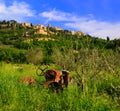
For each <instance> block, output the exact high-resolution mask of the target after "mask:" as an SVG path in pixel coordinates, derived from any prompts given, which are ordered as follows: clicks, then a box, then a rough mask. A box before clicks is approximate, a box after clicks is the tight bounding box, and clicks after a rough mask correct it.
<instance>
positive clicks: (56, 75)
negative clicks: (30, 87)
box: [36, 66, 69, 91]
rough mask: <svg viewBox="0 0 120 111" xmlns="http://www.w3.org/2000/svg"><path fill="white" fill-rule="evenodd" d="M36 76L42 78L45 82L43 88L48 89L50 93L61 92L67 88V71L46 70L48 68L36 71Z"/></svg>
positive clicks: (39, 68)
mask: <svg viewBox="0 0 120 111" xmlns="http://www.w3.org/2000/svg"><path fill="white" fill-rule="evenodd" d="M36 74H37V75H38V76H44V77H45V82H44V83H43V84H42V85H43V86H44V87H48V88H49V89H50V90H52V91H63V90H64V88H67V86H68V82H69V71H67V70H62V71H60V70H53V69H50V70H48V66H45V67H44V68H41V66H39V67H38V69H37V70H36Z"/></svg>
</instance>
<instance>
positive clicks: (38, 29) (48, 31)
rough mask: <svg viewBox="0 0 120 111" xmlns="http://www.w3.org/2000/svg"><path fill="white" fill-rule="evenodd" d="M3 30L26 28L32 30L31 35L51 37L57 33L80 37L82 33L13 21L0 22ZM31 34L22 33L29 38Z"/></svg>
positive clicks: (27, 32) (0, 27)
mask: <svg viewBox="0 0 120 111" xmlns="http://www.w3.org/2000/svg"><path fill="white" fill-rule="evenodd" d="M5 28H12V29H16V28H26V29H33V31H34V32H33V34H43V35H52V34H57V33H58V32H65V33H66V34H71V35H79V36H82V35H84V33H83V32H82V31H77V32H75V31H73V30H64V29H63V28H61V27H58V26H55V27H52V26H51V25H50V24H48V25H47V26H44V25H42V24H34V25H33V24H32V23H29V22H22V23H18V22H17V21H15V20H10V21H5V20H3V21H0V29H5ZM30 33H31V32H29V30H28V31H27V30H26V31H25V32H24V33H23V36H29V35H30Z"/></svg>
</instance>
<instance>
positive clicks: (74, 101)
mask: <svg viewBox="0 0 120 111" xmlns="http://www.w3.org/2000/svg"><path fill="white" fill-rule="evenodd" d="M1 24H2V25H1ZM3 24H4V25H3ZM49 30H51V31H53V32H55V33H54V34H49V35H36V34H34V31H35V30H34V29H33V28H32V27H31V28H30V27H22V26H21V24H20V23H17V22H16V21H14V20H12V21H1V22H0V61H1V62H0V110H1V111H24V110H25V111H30V110H35V111H119V110H120V82H119V81H120V59H119V58H120V39H117V40H110V39H109V37H107V40H104V39H100V38H96V37H91V36H90V35H82V36H79V35H72V34H70V32H69V31H68V30H62V31H56V30H54V28H52V27H50V28H49ZM26 31H27V32H28V33H29V34H28V35H25V33H26ZM41 38H42V39H41ZM43 38H46V39H47V40H46V39H43ZM31 63H32V64H31ZM40 64H48V65H49V66H50V67H49V68H50V69H60V70H62V69H67V70H69V71H70V76H72V77H76V78H78V79H81V80H82V82H83V91H82V90H81V88H79V87H77V85H76V84H75V83H73V84H72V83H70V84H69V87H68V88H67V89H65V90H64V91H63V93H60V94H53V93H52V92H50V90H48V89H45V88H43V87H42V86H40V85H39V83H41V82H43V81H44V78H42V77H41V78H40V77H37V76H36V74H35V73H36V67H37V66H38V65H40ZM36 65H37V66H36ZM25 76H32V77H34V78H36V79H37V80H38V84H37V85H31V86H26V85H25V84H20V83H19V82H18V80H19V79H20V78H21V77H25Z"/></svg>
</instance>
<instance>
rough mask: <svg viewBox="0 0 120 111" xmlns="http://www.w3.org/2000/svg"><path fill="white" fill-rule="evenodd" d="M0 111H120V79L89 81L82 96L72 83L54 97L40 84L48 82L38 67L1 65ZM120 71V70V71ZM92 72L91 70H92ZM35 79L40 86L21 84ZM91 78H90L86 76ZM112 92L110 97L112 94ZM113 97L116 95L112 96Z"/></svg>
mask: <svg viewBox="0 0 120 111" xmlns="http://www.w3.org/2000/svg"><path fill="white" fill-rule="evenodd" d="M0 69H1V70H0V98H1V99H0V110H1V111H11V110H12V111H20V110H25V111H29V110H34V111H50V110H51V111H88V110H89V111H119V110H120V107H119V106H120V105H119V100H118V99H117V96H119V94H120V93H119V89H118V88H119V87H118V86H119V85H120V84H119V81H120V78H117V76H114V75H112V74H107V72H104V74H101V77H103V78H104V75H107V76H106V77H105V79H103V78H101V77H100V78H98V79H93V80H88V81H87V82H86V83H85V85H84V87H85V88H84V91H83V92H82V91H81V90H80V89H79V87H77V86H76V84H75V83H73V84H72V83H70V84H69V85H68V88H67V89H65V90H64V91H63V93H59V94H56V93H52V92H51V91H50V90H48V89H46V88H43V87H42V86H40V85H39V84H40V83H41V81H45V80H44V79H42V78H40V77H37V76H36V75H35V72H36V68H35V66H34V65H25V64H24V65H23V64H21V65H20V64H19V65H15V64H5V63H0ZM119 71H120V69H119ZM89 72H91V70H90V69H89ZM71 75H72V74H71ZM25 76H29V77H30V76H31V77H34V78H36V79H37V80H38V84H36V85H34V84H33V85H30V86H26V85H25V84H22V83H19V82H18V81H19V79H20V78H21V77H25ZM84 78H87V75H85V76H84ZM109 92H110V93H109ZM111 93H112V94H111Z"/></svg>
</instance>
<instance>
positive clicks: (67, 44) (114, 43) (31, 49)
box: [0, 20, 120, 64]
mask: <svg viewBox="0 0 120 111" xmlns="http://www.w3.org/2000/svg"><path fill="white" fill-rule="evenodd" d="M54 49H57V50H59V51H60V52H61V53H66V52H65V51H66V50H68V49H70V50H72V52H73V53H74V54H75V53H76V52H79V51H80V50H81V49H90V50H92V49H98V50H101V51H103V50H104V51H105V50H108V51H109V50H112V51H117V52H119V51H120V39H118V40H110V39H109V37H107V40H104V39H100V38H97V37H92V36H90V35H85V34H84V33H83V32H80V31H78V32H74V31H69V30H64V29H62V28H59V27H52V26H50V25H48V26H43V25H40V24H38V25H33V24H32V23H18V22H17V21H15V20H10V21H5V20H4V21H0V61H8V62H14V63H16V62H17V63H29V62H33V61H34V62H35V60H33V61H31V60H29V56H28V55H29V53H30V54H33V55H34V53H38V52H39V53H38V54H41V55H42V57H41V60H36V62H38V61H39V62H38V63H40V62H42V63H45V64H49V63H53V62H54V60H53V59H52V54H53V53H54ZM33 58H34V57H33ZM38 63H35V64H38Z"/></svg>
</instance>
